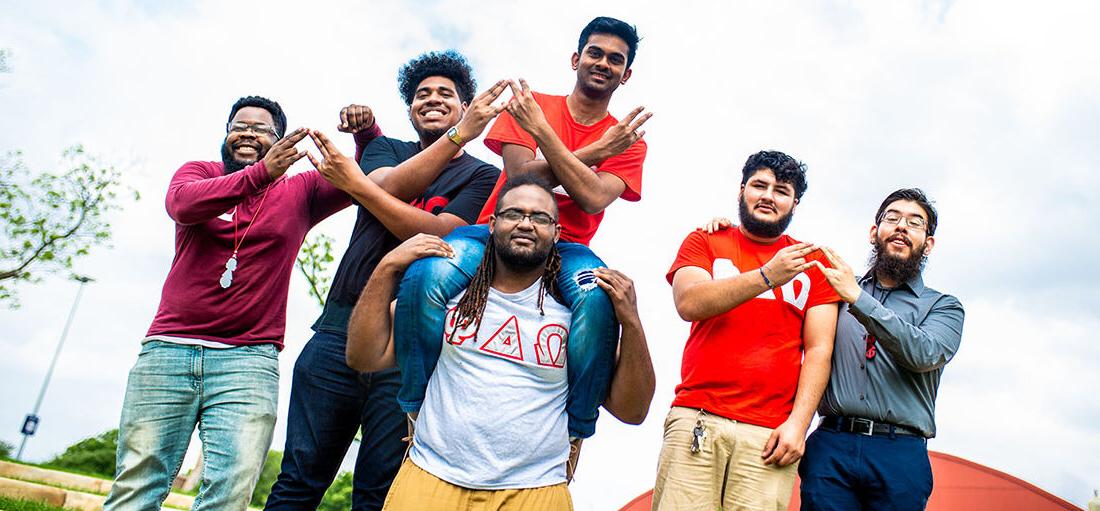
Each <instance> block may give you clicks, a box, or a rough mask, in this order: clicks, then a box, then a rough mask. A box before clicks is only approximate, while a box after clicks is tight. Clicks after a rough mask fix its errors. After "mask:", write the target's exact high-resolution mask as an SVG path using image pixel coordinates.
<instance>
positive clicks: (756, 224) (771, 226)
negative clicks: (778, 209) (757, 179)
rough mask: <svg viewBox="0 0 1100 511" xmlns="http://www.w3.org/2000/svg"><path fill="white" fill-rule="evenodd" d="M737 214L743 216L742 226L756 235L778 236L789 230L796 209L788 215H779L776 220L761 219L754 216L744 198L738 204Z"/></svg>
mask: <svg viewBox="0 0 1100 511" xmlns="http://www.w3.org/2000/svg"><path fill="white" fill-rule="evenodd" d="M737 214H738V216H739V217H740V218H741V226H743V227H744V228H745V230H746V231H749V232H750V233H751V234H753V235H755V236H760V237H761V238H777V237H779V235H781V234H783V231H786V230H787V226H788V225H791V219H793V218H794V209H793V208H792V209H791V211H788V212H787V214H786V215H783V216H781V217H779V219H778V220H776V221H774V222H769V221H767V220H759V219H757V218H756V217H754V216H752V212H750V211H749V205H748V204H746V203H745V199H744V198H742V199H741V200H740V201H738V204H737Z"/></svg>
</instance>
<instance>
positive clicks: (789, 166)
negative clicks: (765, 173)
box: [741, 151, 807, 199]
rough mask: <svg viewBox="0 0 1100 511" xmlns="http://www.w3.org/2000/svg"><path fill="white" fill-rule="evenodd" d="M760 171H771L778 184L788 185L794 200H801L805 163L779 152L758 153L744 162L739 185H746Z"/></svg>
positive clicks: (803, 187) (804, 190) (804, 188)
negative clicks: (791, 188) (792, 189)
mask: <svg viewBox="0 0 1100 511" xmlns="http://www.w3.org/2000/svg"><path fill="white" fill-rule="evenodd" d="M760 169H768V170H771V171H772V174H775V180H776V181H778V182H780V183H790V185H791V186H793V187H794V197H795V198H796V199H802V194H804V193H806V186H807V184H806V164H805V163H802V162H800V161H798V160H796V159H794V158H791V157H790V156H788V155H786V154H784V153H781V152H779V151H760V152H758V153H756V154H754V155H752V156H749V159H748V160H746V161H745V167H744V168H743V169H741V184H742V185H744V184H745V183H748V182H749V178H750V177H752V176H753V174H756V171H758V170H760Z"/></svg>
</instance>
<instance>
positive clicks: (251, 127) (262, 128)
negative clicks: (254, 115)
mask: <svg viewBox="0 0 1100 511" xmlns="http://www.w3.org/2000/svg"><path fill="white" fill-rule="evenodd" d="M246 131H251V132H252V133H255V134H257V135H267V136H269V137H272V138H278V134H277V132H276V131H275V128H273V127H271V126H268V125H266V124H248V123H244V122H233V123H229V126H227V127H226V132H227V133H244V132H246Z"/></svg>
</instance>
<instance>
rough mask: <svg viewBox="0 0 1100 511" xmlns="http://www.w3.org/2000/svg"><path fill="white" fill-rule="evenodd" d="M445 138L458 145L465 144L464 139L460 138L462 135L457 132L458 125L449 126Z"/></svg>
mask: <svg viewBox="0 0 1100 511" xmlns="http://www.w3.org/2000/svg"><path fill="white" fill-rule="evenodd" d="M447 138H449V139H451V142H454V143H455V145H457V146H458V147H462V146H463V145H465V144H466V141H465V140H462V136H461V135H459V134H458V126H451V129H449V130H447Z"/></svg>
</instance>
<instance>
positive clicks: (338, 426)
mask: <svg viewBox="0 0 1100 511" xmlns="http://www.w3.org/2000/svg"><path fill="white" fill-rule="evenodd" d="M398 86H399V89H400V91H401V94H402V97H403V98H404V100H405V104H407V105H408V106H409V119H410V121H412V125H413V129H415V130H416V132H417V134H418V135H419V138H420V140H419V141H417V142H404V141H400V140H395V139H393V138H389V137H384V136H381V135H380V131H379V130H378V128H377V126H375V123H374V119H373V116H372V115H371V114H370V110H369V109H368V108H366V107H361V106H356V105H352V106H349V107H347V108H345V109H344V110H343V111H341V125H340V131H347V132H352V133H354V134H355V138H356V153H357V156H359V154H360V152H361V154H362V157H361V158H360V161H359V165H358V166H357V165H356V164H355V161H354V160H352V159H351V158H348V157H346V156H344V155H343V154H341V153H340V151H338V150H337V149H336V148H335V146H334V145H333V144H332V142H331V141H330V140H329V139H328V138H327V137H326V136H325V135H324V134H322V133H320V132H312V133H311V134H310V135H311V137H312V138H313V141H314V143H315V144H316V145H317V149H318V150H319V151H320V154H321V160H317V159H316V158H314V157H313V156H312V155H310V160H311V161H312V162H313V164H314V166H316V167H317V169H318V170H319V171H320V172H321V174H322V175H324V176H325V178H326V179H328V180H329V181H330V182H331V183H332V184H333V185H335V186H336V187H338V188H340V189H341V190H344V191H345V192H347V193H348V195H350V196H351V197H352V198H353V199H354V200H355V202H356V203H357V204H358V205H359V212H358V218H357V219H356V221H355V227H354V228H353V230H352V234H351V240H350V242H349V244H348V249H347V252H345V253H344V257H343V258H342V259H341V260H340V265H339V268H338V269H337V271H336V276H335V278H334V280H333V283H332V287H331V289H330V290H329V294H328V300H327V301H326V303H325V309H324V311H323V312H322V313H321V317H320V318H318V319H317V321H316V322H315V323H314V325H313V330H314V331H315V334H314V336H313V338H311V339H310V341H309V342H308V343H307V344H306V346H305V348H303V350H302V353H301V355H300V356H299V357H298V361H297V362H296V363H295V365H294V379H293V383H292V384H291V392H290V410H289V415H288V417H287V435H286V449H285V451H284V453H283V463H282V472H281V473H280V474H279V478H278V480H277V481H276V483H275V485H274V486H273V487H272V489H271V495H270V496H269V497H268V500H267V505H266V507H265V509H268V510H275V509H316V508H317V505H318V503H320V501H321V498H322V497H323V496H324V493H325V490H326V489H327V488H328V486H329V485H330V484H331V483H332V480H333V478H334V477H335V476H336V472H337V470H339V468H340V464H341V462H342V461H343V459H344V455H345V454H346V453H347V449H348V447H349V446H350V444H351V442H352V439H353V438H354V437H355V433H356V431H357V430H359V429H360V428H362V432H363V436H362V442H361V444H360V446H359V453H358V457H357V460H356V464H355V476H354V491H353V493H352V509H353V510H356V511H359V510H368V509H372V510H374V509H381V508H382V504H383V502H384V500H385V497H386V492H387V491H388V490H389V486H390V483H391V482H392V481H393V478H394V476H395V475H396V474H397V469H398V467H399V466H400V463H401V458H402V455H403V453H404V451H405V443H404V442H403V441H402V437H403V436H404V434H405V418H404V414H403V413H401V410H400V408H398V406H397V389H398V387H399V385H400V381H399V377H398V373H397V370H396V369H391V370H387V371H379V372H375V373H362V374H360V373H358V372H356V371H355V370H353V369H351V368H350V367H348V366H347V363H346V360H345V349H346V344H347V324H348V317H349V316H350V314H351V310H352V308H353V307H354V306H355V302H356V300H358V298H359V294H360V292H362V290H363V287H364V286H365V285H366V283H367V280H368V279H369V278H370V275H371V273H372V272H373V271H374V267H375V266H376V265H377V264H378V261H379V260H380V259H381V258H382V256H384V255H385V254H386V253H388V252H389V251H390V250H392V249H393V248H394V247H396V246H397V245H398V244H399V243H401V241H403V240H405V239H407V238H409V237H412V236H414V235H416V234H417V233H421V232H425V233H429V234H435V235H437V236H445V235H446V234H448V233H449V232H450V231H451V230H452V229H454V228H455V227H458V226H462V225H469V224H472V223H474V222H475V221H476V220H477V215H478V213H479V212H480V211H481V208H482V206H484V204H485V201H486V199H488V197H489V194H490V193H491V192H492V190H493V186H494V184H495V183H496V180H497V178H498V177H499V175H500V170H499V169H498V168H496V167H494V166H492V165H490V164H488V163H485V162H483V161H481V160H479V159H477V158H474V157H473V156H470V155H469V154H466V153H465V152H463V151H462V146H463V145H464V144H465V143H466V142H469V141H470V140H473V139H475V138H477V137H478V136H480V135H481V132H482V131H483V130H484V129H485V126H487V125H488V123H489V121H491V120H492V119H493V118H494V117H496V115H497V114H498V113H499V112H500V111H501V110H503V106H502V105H493V101H495V100H496V99H497V97H499V96H500V94H501V92H503V91H504V89H505V87H506V86H507V83H506V82H504V81H500V82H497V83H496V84H495V85H494V86H493V87H492V88H491V89H489V90H487V91H485V92H483V93H482V94H480V95H479V96H477V97H476V98H475V97H473V93H474V88H475V87H476V85H475V83H474V80H473V78H472V77H471V70H470V66H469V64H467V62H466V59H465V57H463V56H462V55H460V54H458V53H457V52H454V51H446V52H442V53H427V54H424V55H421V56H419V57H417V58H416V59H413V60H411V61H409V62H408V63H407V64H405V66H403V67H402V68H401V70H400V71H399V72H398ZM371 137H377V138H373V139H371ZM368 139H369V143H366V146H365V147H363V143H365V142H366V141H367V140H368ZM379 173H381V174H382V176H381V179H379V177H380V176H379ZM367 174H372V176H371V179H368V178H367V177H366V175H367Z"/></svg>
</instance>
